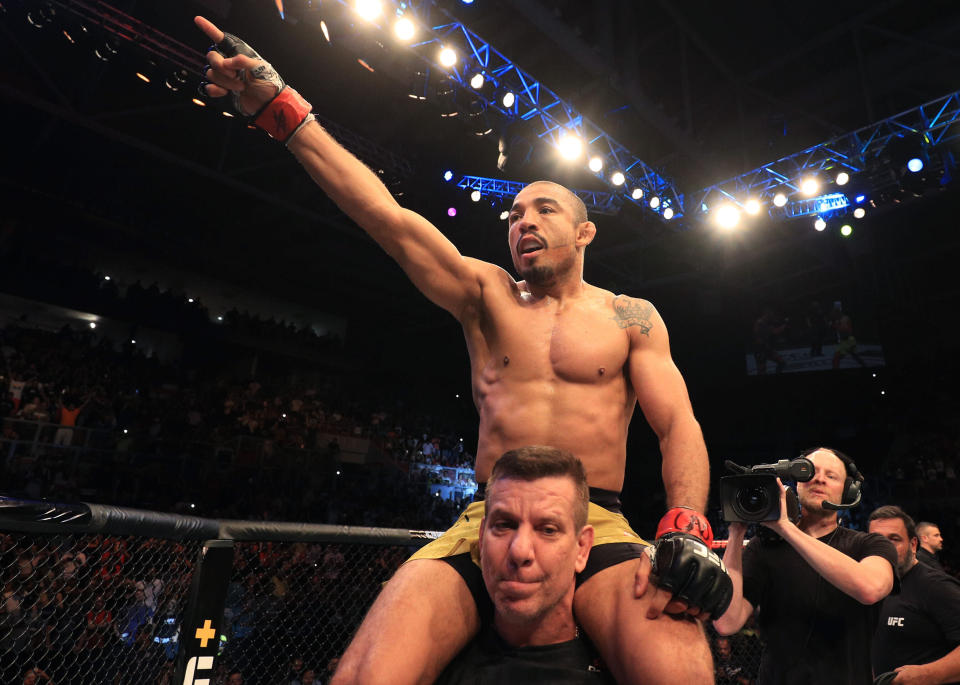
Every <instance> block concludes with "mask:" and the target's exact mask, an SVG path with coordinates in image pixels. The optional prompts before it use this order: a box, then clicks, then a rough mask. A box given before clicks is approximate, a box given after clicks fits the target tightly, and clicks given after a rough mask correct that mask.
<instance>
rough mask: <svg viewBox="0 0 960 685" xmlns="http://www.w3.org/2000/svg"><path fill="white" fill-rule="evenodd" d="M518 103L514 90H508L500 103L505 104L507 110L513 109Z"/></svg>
mask: <svg viewBox="0 0 960 685" xmlns="http://www.w3.org/2000/svg"><path fill="white" fill-rule="evenodd" d="M516 101H517V96H516V95H514V94H513V91H512V90H508V91H507V92H506V93H504V94H503V97H502V98H501V99H500V102H502V103H503V106H504V107H506V108H507V109H510V108H511V107H513V104H514V103H515V102H516Z"/></svg>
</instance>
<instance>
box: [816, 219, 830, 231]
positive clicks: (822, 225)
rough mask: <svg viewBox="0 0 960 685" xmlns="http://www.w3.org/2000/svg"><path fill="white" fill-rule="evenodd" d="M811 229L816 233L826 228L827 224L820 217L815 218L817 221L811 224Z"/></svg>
mask: <svg viewBox="0 0 960 685" xmlns="http://www.w3.org/2000/svg"><path fill="white" fill-rule="evenodd" d="M813 227H814V228H815V229H817V230H818V231H822V230H823V229H825V228H826V227H827V222H826V221H824V220H823V219H821V218H820V217H817V220H816V221H814V222H813Z"/></svg>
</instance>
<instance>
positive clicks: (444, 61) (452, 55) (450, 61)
mask: <svg viewBox="0 0 960 685" xmlns="http://www.w3.org/2000/svg"><path fill="white" fill-rule="evenodd" d="M456 63H457V52H456V51H455V50H454V49H453V48H449V47H444V48H441V49H440V65H441V66H444V67H452V66H453V65H454V64H456Z"/></svg>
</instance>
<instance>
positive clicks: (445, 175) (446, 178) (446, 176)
mask: <svg viewBox="0 0 960 685" xmlns="http://www.w3.org/2000/svg"><path fill="white" fill-rule="evenodd" d="M443 180H444V181H448V182H449V181H452V180H453V172H452V171H450V170H449V169H447V170H446V171H444V172H443Z"/></svg>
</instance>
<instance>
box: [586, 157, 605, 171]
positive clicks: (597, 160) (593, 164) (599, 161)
mask: <svg viewBox="0 0 960 685" xmlns="http://www.w3.org/2000/svg"><path fill="white" fill-rule="evenodd" d="M587 166H589V167H590V171H592V172H593V173H599V172H600V170H601V169H603V157H596V156H595V157H591V158H590V162H589V163H588V164H587Z"/></svg>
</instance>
